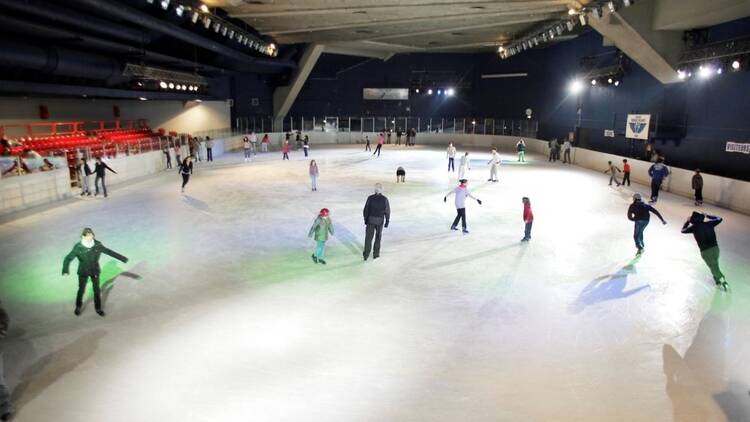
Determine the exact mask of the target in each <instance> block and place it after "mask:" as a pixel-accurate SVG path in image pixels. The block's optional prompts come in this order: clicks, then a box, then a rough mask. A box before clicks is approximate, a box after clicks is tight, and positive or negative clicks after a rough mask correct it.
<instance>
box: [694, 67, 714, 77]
mask: <svg viewBox="0 0 750 422" xmlns="http://www.w3.org/2000/svg"><path fill="white" fill-rule="evenodd" d="M713 73H714V72H713V69H711V67H710V66H701V67H700V68H698V75H699V76H700V77H701V78H703V79H708V78H709V77H711V75H712V74H713Z"/></svg>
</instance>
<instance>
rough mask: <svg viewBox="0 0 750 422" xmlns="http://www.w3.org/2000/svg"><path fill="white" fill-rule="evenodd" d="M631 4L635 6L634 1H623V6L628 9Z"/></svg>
mask: <svg viewBox="0 0 750 422" xmlns="http://www.w3.org/2000/svg"><path fill="white" fill-rule="evenodd" d="M631 4H633V0H622V5H623V6H625V7H628V6H630V5H631Z"/></svg>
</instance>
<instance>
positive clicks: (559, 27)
mask: <svg viewBox="0 0 750 422" xmlns="http://www.w3.org/2000/svg"><path fill="white" fill-rule="evenodd" d="M555 30H556V31H557V35H562V33H563V27H562V25H557V26H556V27H555Z"/></svg>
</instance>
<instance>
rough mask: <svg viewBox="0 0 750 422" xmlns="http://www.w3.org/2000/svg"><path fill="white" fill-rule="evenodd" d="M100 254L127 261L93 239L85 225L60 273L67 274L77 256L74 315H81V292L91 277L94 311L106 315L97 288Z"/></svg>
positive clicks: (92, 232) (83, 291)
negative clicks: (76, 290) (76, 288)
mask: <svg viewBox="0 0 750 422" xmlns="http://www.w3.org/2000/svg"><path fill="white" fill-rule="evenodd" d="M101 254H105V255H109V256H111V257H112V258H115V259H117V260H120V261H122V262H128V258H127V257H125V256H123V255H120V254H119V253H117V252H115V251H113V250H111V249H107V248H105V247H104V245H102V243H101V242H100V241H98V240H96V239H95V236H94V231H93V230H91V229H90V228H88V227H86V228H85V229H83V232H82V233H81V241H80V242H78V243H76V244H75V245H73V250H71V251H70V253H69V254H68V255H67V256H65V259H64V260H63V268H62V274H63V275H68V268H69V267H70V261H72V260H73V258H78V295H77V296H76V309H75V311H74V313H75V314H76V316H79V315H81V307H82V306H83V294H84V293H85V292H86V283H87V282H88V279H89V278H91V284H92V285H93V286H94V306H95V307H96V313H97V314H99V316H105V315H106V314H105V313H104V310H103V309H102V297H101V291H100V289H99V274H100V273H101V269H100V268H99V256H100V255H101Z"/></svg>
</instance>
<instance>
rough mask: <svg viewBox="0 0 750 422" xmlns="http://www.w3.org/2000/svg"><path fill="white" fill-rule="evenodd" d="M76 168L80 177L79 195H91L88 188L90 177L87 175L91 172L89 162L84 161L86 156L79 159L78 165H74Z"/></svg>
mask: <svg viewBox="0 0 750 422" xmlns="http://www.w3.org/2000/svg"><path fill="white" fill-rule="evenodd" d="M76 169H77V170H78V177H79V178H80V179H81V196H83V195H87V196H91V189H90V188H89V183H90V182H91V178H90V177H89V176H91V174H92V173H93V172H92V171H91V168H90V167H89V163H87V162H86V158H81V161H80V163H79V164H78V166H76Z"/></svg>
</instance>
